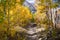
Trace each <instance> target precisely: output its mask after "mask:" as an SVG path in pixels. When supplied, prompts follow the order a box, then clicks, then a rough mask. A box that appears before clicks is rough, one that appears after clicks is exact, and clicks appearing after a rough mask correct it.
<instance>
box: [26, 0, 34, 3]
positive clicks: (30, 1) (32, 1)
mask: <svg viewBox="0 0 60 40" xmlns="http://www.w3.org/2000/svg"><path fill="white" fill-rule="evenodd" d="M26 1H28V2H29V3H34V2H35V0H26Z"/></svg>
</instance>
